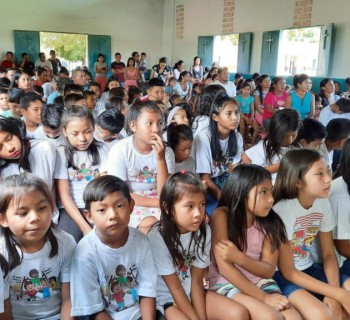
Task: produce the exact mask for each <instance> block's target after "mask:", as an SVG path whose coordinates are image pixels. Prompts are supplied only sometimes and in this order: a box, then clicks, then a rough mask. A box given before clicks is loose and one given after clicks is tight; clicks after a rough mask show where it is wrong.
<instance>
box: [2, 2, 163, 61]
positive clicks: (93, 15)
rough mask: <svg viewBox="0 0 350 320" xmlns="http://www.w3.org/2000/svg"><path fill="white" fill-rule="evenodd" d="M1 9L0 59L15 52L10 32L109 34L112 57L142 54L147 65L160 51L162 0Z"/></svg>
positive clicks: (6, 5)
mask: <svg viewBox="0 0 350 320" xmlns="http://www.w3.org/2000/svg"><path fill="white" fill-rule="evenodd" d="M0 8H1V12H2V15H1V19H0V30H1V36H0V57H1V58H0V59H1V60H2V58H3V56H4V55H5V52H6V51H8V50H9V51H13V50H14V41H13V30H32V31H55V32H56V31H57V32H70V33H84V34H97V35H110V36H111V37H112V56H113V57H114V53H115V52H116V51H120V52H121V54H122V57H123V60H125V61H126V60H127V58H128V57H129V56H130V55H131V52H132V51H135V50H138V51H140V52H141V51H145V52H147V54H148V61H149V65H151V63H155V62H156V61H157V60H158V56H159V51H161V48H162V36H163V33H162V26H163V0H59V1H57V0H45V1H43V0H30V1H28V0H16V1H13V0H1V3H0ZM4 13H6V14H4Z"/></svg>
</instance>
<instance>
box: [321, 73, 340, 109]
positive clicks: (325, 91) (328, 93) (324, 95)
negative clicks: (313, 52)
mask: <svg viewBox="0 0 350 320" xmlns="http://www.w3.org/2000/svg"><path fill="white" fill-rule="evenodd" d="M320 89H321V90H320V93H319V96H320V97H321V99H322V100H321V104H322V106H323V107H325V106H330V105H332V104H334V103H336V102H337V101H338V100H339V99H340V97H339V96H338V95H337V94H335V93H334V91H335V86H334V82H333V80H332V79H330V78H325V79H323V80H322V81H321V82H320Z"/></svg>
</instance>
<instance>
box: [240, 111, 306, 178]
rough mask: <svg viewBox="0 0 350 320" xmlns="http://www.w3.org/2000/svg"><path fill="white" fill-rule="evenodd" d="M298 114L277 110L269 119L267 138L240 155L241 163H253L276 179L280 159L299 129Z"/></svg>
mask: <svg viewBox="0 0 350 320" xmlns="http://www.w3.org/2000/svg"><path fill="white" fill-rule="evenodd" d="M300 123H301V121H300V117H299V113H298V112H297V111H295V110H291V109H289V110H279V111H277V112H276V113H275V114H274V115H273V116H272V118H271V121H270V125H269V131H268V134H267V136H266V137H265V138H264V139H263V140H262V141H260V142H259V143H258V144H257V145H255V146H254V147H252V148H250V149H248V150H246V151H245V153H244V154H243V155H242V162H243V163H253V164H257V165H259V166H262V167H265V168H266V169H267V170H268V171H269V172H270V173H271V174H272V182H273V183H274V181H275V179H276V172H277V170H278V167H279V164H280V161H281V158H282V157H283V155H284V154H285V153H286V152H287V151H288V150H289V149H291V148H293V147H298V145H297V144H296V143H294V141H295V138H296V137H297V134H298V130H299V128H300Z"/></svg>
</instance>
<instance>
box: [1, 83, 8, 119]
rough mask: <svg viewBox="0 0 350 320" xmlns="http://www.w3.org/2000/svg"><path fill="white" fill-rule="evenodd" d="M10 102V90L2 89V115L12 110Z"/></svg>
mask: <svg viewBox="0 0 350 320" xmlns="http://www.w3.org/2000/svg"><path fill="white" fill-rule="evenodd" d="M8 102H9V97H8V89H6V88H0V114H2V113H3V112H5V111H8V110H10V106H9V104H8Z"/></svg>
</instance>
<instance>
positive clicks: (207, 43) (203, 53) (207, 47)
mask: <svg viewBox="0 0 350 320" xmlns="http://www.w3.org/2000/svg"><path fill="white" fill-rule="evenodd" d="M213 53H214V37H213V36H206V37H198V50H197V55H198V57H200V58H201V65H202V66H203V68H205V67H207V66H208V67H211V65H212V63H213Z"/></svg>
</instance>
